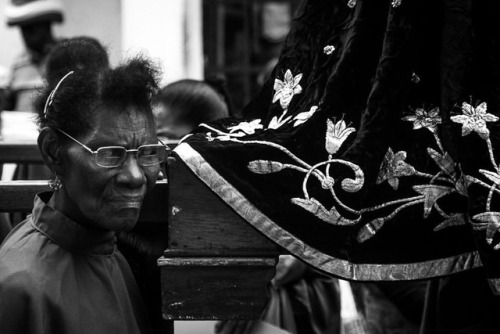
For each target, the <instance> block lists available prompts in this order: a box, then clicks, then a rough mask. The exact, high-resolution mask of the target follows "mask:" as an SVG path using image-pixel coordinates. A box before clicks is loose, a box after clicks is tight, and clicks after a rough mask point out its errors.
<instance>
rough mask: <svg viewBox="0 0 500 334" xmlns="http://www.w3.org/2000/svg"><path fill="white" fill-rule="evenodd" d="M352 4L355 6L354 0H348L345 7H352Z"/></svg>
mask: <svg viewBox="0 0 500 334" xmlns="http://www.w3.org/2000/svg"><path fill="white" fill-rule="evenodd" d="M354 6H356V0H349V1H348V2H347V7H349V8H354Z"/></svg>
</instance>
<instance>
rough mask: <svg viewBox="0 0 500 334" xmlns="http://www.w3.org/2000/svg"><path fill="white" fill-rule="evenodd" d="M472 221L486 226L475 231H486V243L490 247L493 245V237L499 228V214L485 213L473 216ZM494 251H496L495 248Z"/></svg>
mask: <svg viewBox="0 0 500 334" xmlns="http://www.w3.org/2000/svg"><path fill="white" fill-rule="evenodd" d="M472 219H475V220H478V221H480V222H482V223H486V224H487V225H486V226H485V225H481V226H482V227H479V228H477V227H476V228H475V229H476V230H481V229H486V242H487V243H488V245H491V244H492V243H493V237H494V236H495V232H496V231H498V229H499V228H500V212H494V211H487V212H483V213H479V214H477V215H475V216H473V217H472ZM497 246H498V245H497ZM495 249H497V247H496V246H495Z"/></svg>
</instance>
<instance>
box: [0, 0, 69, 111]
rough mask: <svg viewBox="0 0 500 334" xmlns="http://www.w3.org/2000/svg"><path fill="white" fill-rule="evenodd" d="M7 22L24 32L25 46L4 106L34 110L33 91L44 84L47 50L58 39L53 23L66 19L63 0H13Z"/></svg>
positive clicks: (8, 8) (5, 108) (7, 10)
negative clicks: (53, 30)
mask: <svg viewBox="0 0 500 334" xmlns="http://www.w3.org/2000/svg"><path fill="white" fill-rule="evenodd" d="M5 16H6V19H7V25H8V26H10V27H17V28H19V30H20V32H21V36H22V39H23V42H24V46H25V50H24V51H23V53H22V54H21V55H20V56H19V57H17V58H16V61H15V63H14V64H13V65H12V68H11V74H10V75H11V78H10V82H9V85H8V87H7V96H6V100H5V102H4V105H3V109H4V110H16V111H33V110H34V107H33V94H34V93H36V91H37V89H39V88H41V87H42V86H43V73H44V66H45V61H46V57H47V54H48V53H49V52H50V50H51V49H52V47H53V46H54V45H55V43H56V39H55V37H54V35H53V32H52V25H53V24H54V23H60V22H62V21H63V18H64V17H63V8H62V3H61V1H60V0H11V2H10V3H9V4H8V5H7V7H6V8H5Z"/></svg>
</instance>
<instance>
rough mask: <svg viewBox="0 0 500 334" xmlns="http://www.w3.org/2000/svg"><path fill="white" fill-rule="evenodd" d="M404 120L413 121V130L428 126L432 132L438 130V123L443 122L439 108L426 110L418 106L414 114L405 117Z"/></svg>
mask: <svg viewBox="0 0 500 334" xmlns="http://www.w3.org/2000/svg"><path fill="white" fill-rule="evenodd" d="M403 120H404V121H409V122H413V130H418V129H421V128H426V129H427V130H429V131H430V132H435V131H436V130H437V125H438V124H441V122H442V120H441V117H440V116H439V108H437V107H436V108H432V109H431V110H430V111H426V110H425V109H424V108H417V109H416V110H415V114H414V115H410V116H406V117H403Z"/></svg>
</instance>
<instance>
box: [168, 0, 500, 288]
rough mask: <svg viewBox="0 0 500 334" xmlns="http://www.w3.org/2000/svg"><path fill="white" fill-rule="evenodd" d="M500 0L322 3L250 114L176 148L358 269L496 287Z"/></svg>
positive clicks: (194, 165)
mask: <svg viewBox="0 0 500 334" xmlns="http://www.w3.org/2000/svg"><path fill="white" fill-rule="evenodd" d="M498 15H499V11H498V9H497V4H496V2H495V1H486V0H440V1H436V0H400V1H398V0H394V1H390V0H358V1H355V0H351V1H347V0H311V1H309V2H308V3H307V4H306V6H305V9H304V12H303V13H302V14H301V15H300V16H299V17H298V18H297V19H296V20H295V21H294V23H293V26H292V29H291V32H290V34H289V36H288V38H287V40H286V42H285V45H284V47H283V50H282V54H281V56H280V59H279V62H278V64H277V66H276V68H275V69H274V72H273V74H272V77H271V78H270V79H269V80H268V81H267V82H266V84H265V85H264V87H263V88H262V90H261V91H260V92H259V93H258V94H257V95H256V97H255V98H254V99H253V101H252V102H251V103H250V104H249V105H247V107H246V108H245V110H244V115H245V118H243V119H225V120H221V121H219V122H214V123H212V124H202V125H200V127H199V128H198V129H197V130H196V131H195V133H194V134H192V135H190V136H188V137H187V138H185V139H184V140H183V141H182V143H181V144H180V145H179V146H178V147H177V148H176V150H175V153H176V154H177V155H178V157H179V158H180V159H181V160H182V161H184V162H185V163H186V164H187V166H189V168H190V169H191V170H192V171H193V172H194V173H195V174H196V175H197V176H198V177H199V178H200V179H201V180H202V181H203V182H205V183H206V184H207V186H209V187H210V188H211V189H212V190H213V191H214V192H215V193H217V194H218V195H219V196H220V197H221V198H222V199H223V200H224V201H225V202H226V203H227V204H229V205H230V206H231V207H232V208H233V209H234V210H235V211H236V212H238V213H239V214H240V215H241V216H242V217H243V218H245V219H246V220H247V221H248V222H249V223H250V224H251V225H252V226H254V227H255V228H256V229H258V230H259V231H260V232H262V233H263V234H265V235H266V236H267V237H269V238H270V239H272V240H273V241H274V242H276V243H277V244H278V245H280V246H282V247H284V248H285V249H286V250H288V251H289V252H291V253H292V254H294V255H296V256H297V257H299V258H301V259H302V260H303V261H305V262H307V263H309V264H311V265H312V266H314V267H316V268H318V269H320V270H322V271H324V272H327V273H330V274H333V275H336V276H338V277H342V278H347V279H352V280H405V279H419V278H429V277H436V276H442V275H447V274H451V273H454V272H460V271H464V270H468V269H471V268H475V267H480V266H483V265H484V266H485V268H486V270H487V271H488V276H489V278H490V283H491V284H492V285H493V286H494V287H496V288H497V290H498V288H499V287H500V280H498V279H499V278H500V265H499V264H500V251H498V250H497V249H496V248H498V246H497V245H498V244H499V242H500V238H499V236H498V233H497V228H498V226H499V224H500V219H499V218H500V213H499V212H498V211H499V202H498V201H499V199H500V196H499V190H498V185H499V184H500V173H499V171H500V169H499V166H498V164H499V162H500V160H499V157H500V155H499V154H498V152H497V150H498V141H499V134H500V131H499V118H498V115H499V113H500V110H499V106H500V98H499V97H500V66H499V65H500V40H499V39H500V25H498V24H496V23H495V22H496V18H497V17H498Z"/></svg>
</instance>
